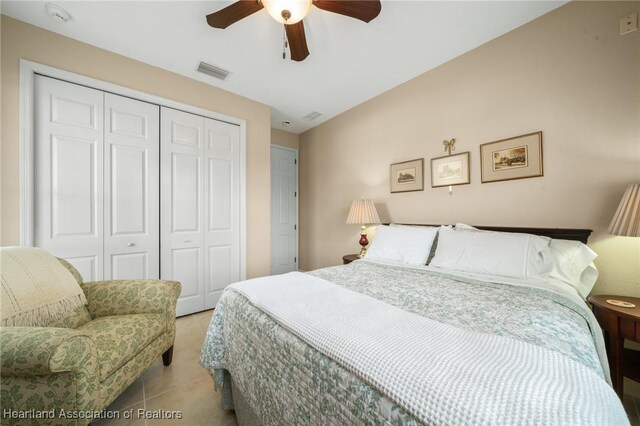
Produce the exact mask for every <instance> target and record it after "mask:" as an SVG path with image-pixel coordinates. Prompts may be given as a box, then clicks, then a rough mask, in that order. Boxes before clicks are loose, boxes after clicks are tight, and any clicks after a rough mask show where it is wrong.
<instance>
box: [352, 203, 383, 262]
mask: <svg viewBox="0 0 640 426" xmlns="http://www.w3.org/2000/svg"><path fill="white" fill-rule="evenodd" d="M347 223H350V224H351V223H357V224H359V225H362V227H361V228H360V241H359V243H360V246H361V247H362V248H361V249H360V258H363V257H364V255H365V254H366V253H367V245H368V244H369V240H367V227H366V226H365V225H366V224H376V223H380V218H379V217H378V212H377V211H376V206H375V205H374V204H373V201H371V200H365V199H364V198H361V199H360V200H355V201H354V202H353V203H351V210H349V215H348V216H347Z"/></svg>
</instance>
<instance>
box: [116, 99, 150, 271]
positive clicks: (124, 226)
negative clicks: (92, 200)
mask: <svg viewBox="0 0 640 426" xmlns="http://www.w3.org/2000/svg"><path fill="white" fill-rule="evenodd" d="M159 162H160V107H159V106H157V105H153V104H149V103H146V102H142V101H137V100H134V99H130V98H125V97H122V96H117V95H113V94H110V93H107V94H105V176H106V178H105V198H104V208H105V218H104V219H105V224H104V229H105V243H104V247H105V261H106V263H107V264H106V267H105V278H106V279H157V278H159V276H160V248H159V245H160V235H159V234H160V214H159V209H158V207H159V204H160V176H159V174H160V170H159V167H160V164H159Z"/></svg>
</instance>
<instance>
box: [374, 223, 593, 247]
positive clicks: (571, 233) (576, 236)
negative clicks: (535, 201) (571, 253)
mask: <svg viewBox="0 0 640 426" xmlns="http://www.w3.org/2000/svg"><path fill="white" fill-rule="evenodd" d="M383 225H388V223H384V224H383ZM398 225H408V226H440V225H427V224H414V223H399V224H398ZM473 227H474V228H478V229H482V230H485V231H498V232H516V233H519V234H533V235H541V236H543V237H549V238H557V239H560V240H575V241H581V242H582V243H584V244H587V240H588V239H589V235H591V232H593V231H591V229H569V228H518V227H507V226H475V225H473Z"/></svg>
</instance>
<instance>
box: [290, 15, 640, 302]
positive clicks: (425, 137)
mask: <svg viewBox="0 0 640 426" xmlns="http://www.w3.org/2000/svg"><path fill="white" fill-rule="evenodd" d="M639 9H640V6H639V3H637V2H636V3H632V2H628V3H618V2H605V3H595V2H572V3H569V4H568V5H565V6H563V7H561V8H559V9H557V10H555V11H553V12H551V13H549V14H547V15H545V16H542V17H541V18H539V19H537V20H535V21H533V22H531V23H529V24H527V25H524V26H523V27H520V28H518V29H516V30H515V31H513V32H511V33H508V34H506V35H504V36H502V37H500V38H498V39H496V40H493V41H491V42H489V43H487V44H485V45H483V46H481V47H479V48H477V49H475V50H473V51H471V52H468V53H466V54H464V55H462V56H460V57H458V58H456V59H454V60H452V61H450V62H448V63H446V64H444V65H442V66H440V67H438V68H437V69H434V70H432V71H430V72H427V73H425V74H423V75H421V76H419V77H417V78H415V79H413V80H411V81H409V82H407V83H405V84H403V85H401V86H398V87H396V88H394V89H392V90H390V91H388V92H386V93H384V94H382V95H380V96H378V97H376V98H373V99H371V100H370V101H367V102H365V103H364V104H362V105H359V106H358V107H355V108H353V109H351V110H349V111H347V112H345V113H343V114H341V115H339V116H338V117H336V118H334V119H332V120H330V121H328V122H326V123H323V124H321V125H320V126H318V127H316V128H314V129H312V130H310V131H308V132H306V133H303V134H302V135H301V136H300V156H301V162H302V163H303V164H304V165H305V167H304V168H302V169H301V176H300V182H301V189H300V194H301V199H300V202H301V216H300V229H301V237H300V258H301V262H302V263H301V267H302V268H303V269H314V268H318V267H322V266H326V265H334V264H338V263H340V262H341V255H342V254H344V253H355V252H356V251H357V249H358V244H357V240H358V237H357V235H358V226H356V225H346V224H345V219H346V217H347V211H348V207H349V205H350V203H351V201H352V200H353V199H356V198H359V197H360V196H361V195H364V196H366V197H367V198H371V199H373V200H374V201H375V202H376V206H377V208H378V211H379V213H380V215H381V219H382V220H383V221H395V222H405V223H455V222H466V223H470V224H477V225H503V226H540V227H576V228H591V229H593V230H594V231H595V232H594V234H592V237H591V239H590V243H591V246H592V248H593V249H594V250H596V251H597V252H598V253H599V255H600V257H599V258H598V260H597V266H598V268H599V269H600V280H599V281H598V283H597V285H596V288H595V290H594V292H595V293H617V294H628V295H636V296H640V278H639V277H640V238H635V239H634V238H628V237H612V236H610V235H608V234H607V233H606V228H607V226H608V223H609V221H610V220H611V218H612V216H613V213H614V212H615V209H616V207H617V204H618V202H619V200H620V198H621V196H622V194H623V192H624V189H625V186H626V185H627V184H628V183H630V182H638V181H640V128H639V126H640V124H639V121H640V49H639V46H640V32H638V31H636V32H634V33H631V34H627V35H625V36H619V33H618V31H619V27H618V20H619V18H620V17H623V16H625V15H627V14H630V13H632V12H638V11H639ZM424 54H428V53H424ZM537 130H542V132H543V146H544V174H545V175H544V177H541V178H535V179H523V180H516V181H508V182H498V183H489V184H481V183H480V163H479V145H480V144H481V143H484V142H489V141H493V140H497V139H502V138H506V137H510V136H515V135H520V134H524V133H529V132H534V131H537ZM450 138H456V140H457V144H456V148H457V150H456V152H462V151H471V184H470V185H464V186H458V187H455V188H454V192H453V195H452V196H449V194H448V192H447V189H446V188H436V189H432V188H431V187H430V177H429V172H430V166H429V159H431V158H434V157H438V156H442V155H444V152H443V147H442V141H443V139H450ZM414 158H425V174H426V179H425V190H424V191H421V192H412V193H396V194H390V193H389V178H388V173H389V164H390V163H394V162H398V161H404V160H411V159H414Z"/></svg>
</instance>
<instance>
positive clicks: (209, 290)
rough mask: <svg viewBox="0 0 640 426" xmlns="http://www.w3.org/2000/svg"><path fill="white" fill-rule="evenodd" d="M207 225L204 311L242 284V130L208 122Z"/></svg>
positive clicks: (208, 120) (212, 121)
mask: <svg viewBox="0 0 640 426" xmlns="http://www.w3.org/2000/svg"><path fill="white" fill-rule="evenodd" d="M205 131H206V141H205V158H206V165H207V170H206V177H207V178H206V188H205V193H206V198H207V222H206V229H205V246H206V250H207V257H206V262H207V265H206V268H205V273H206V276H205V283H206V284H205V308H213V307H215V305H216V303H217V302H218V299H219V298H220V295H221V293H222V290H223V289H224V288H225V287H226V286H227V285H229V284H231V283H233V282H236V281H239V280H240V199H239V194H240V129H239V127H238V126H236V125H233V124H229V123H224V122H221V121H216V120H211V119H206V120H205Z"/></svg>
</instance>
